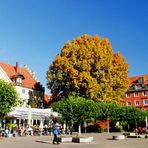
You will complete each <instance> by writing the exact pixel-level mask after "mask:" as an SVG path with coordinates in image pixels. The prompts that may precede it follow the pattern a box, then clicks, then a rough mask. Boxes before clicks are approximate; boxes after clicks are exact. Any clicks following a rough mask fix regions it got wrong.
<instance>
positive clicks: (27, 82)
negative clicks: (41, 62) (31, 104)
mask: <svg viewBox="0 0 148 148" xmlns="http://www.w3.org/2000/svg"><path fill="white" fill-rule="evenodd" d="M0 66H1V67H2V69H3V70H4V71H5V72H6V74H7V75H8V76H9V78H12V77H14V76H15V75H18V73H19V74H20V75H22V76H24V78H25V79H24V80H23V82H22V86H23V87H26V88H35V85H36V83H37V81H36V80H35V79H34V78H33V76H32V75H31V74H30V72H29V71H28V70H27V69H26V68H21V67H16V66H12V65H9V64H5V63H0Z"/></svg>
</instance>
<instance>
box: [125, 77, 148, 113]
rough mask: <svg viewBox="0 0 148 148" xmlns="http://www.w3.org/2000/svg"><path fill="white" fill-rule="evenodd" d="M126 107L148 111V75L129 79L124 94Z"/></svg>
mask: <svg viewBox="0 0 148 148" xmlns="http://www.w3.org/2000/svg"><path fill="white" fill-rule="evenodd" d="M125 101H126V106H133V107H136V108H139V109H141V110H148V75H141V76H135V77H130V78H129V88H128V90H127V91H126V94H125Z"/></svg>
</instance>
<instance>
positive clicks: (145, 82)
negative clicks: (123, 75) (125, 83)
mask: <svg viewBox="0 0 148 148" xmlns="http://www.w3.org/2000/svg"><path fill="white" fill-rule="evenodd" d="M139 78H144V84H148V74H146V75H141V76H134V77H130V78H129V82H130V86H131V85H132V84H134V83H135V82H136V81H137V80H138V79H139Z"/></svg>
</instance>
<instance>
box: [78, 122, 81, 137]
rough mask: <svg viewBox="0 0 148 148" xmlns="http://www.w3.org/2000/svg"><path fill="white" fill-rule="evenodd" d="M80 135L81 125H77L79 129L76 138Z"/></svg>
mask: <svg viewBox="0 0 148 148" xmlns="http://www.w3.org/2000/svg"><path fill="white" fill-rule="evenodd" d="M80 135H81V123H79V127H78V136H80Z"/></svg>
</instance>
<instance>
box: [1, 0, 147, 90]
mask: <svg viewBox="0 0 148 148" xmlns="http://www.w3.org/2000/svg"><path fill="white" fill-rule="evenodd" d="M83 34H90V35H95V34H98V35H99V36H100V37H103V38H108V39H109V40H110V42H111V44H112V47H113V51H114V52H117V51H119V52H120V53H121V54H122V55H123V57H124V58H125V59H126V61H127V62H128V63H129V65H130V67H129V76H135V75H142V74H148V37H147V36H148V1H147V0H0V62H5V63H8V64H11V65H15V63H16V61H18V62H19V63H20V65H21V66H23V65H25V64H27V65H28V66H29V67H30V69H31V70H33V71H35V73H36V76H37V78H38V79H39V80H40V81H41V83H42V84H43V85H44V86H45V85H46V72H47V70H48V66H49V65H50V64H51V63H52V61H53V60H54V58H55V56H56V54H58V53H60V50H61V48H62V47H63V46H64V44H65V42H66V41H67V40H70V41H71V40H72V39H74V38H76V37H78V36H81V35H83ZM46 91H47V90H46Z"/></svg>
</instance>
